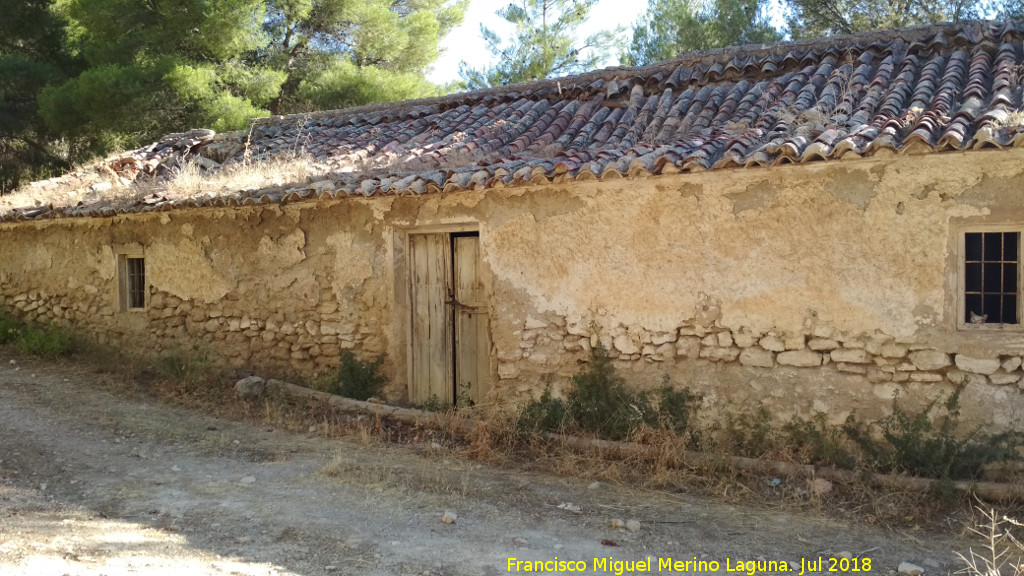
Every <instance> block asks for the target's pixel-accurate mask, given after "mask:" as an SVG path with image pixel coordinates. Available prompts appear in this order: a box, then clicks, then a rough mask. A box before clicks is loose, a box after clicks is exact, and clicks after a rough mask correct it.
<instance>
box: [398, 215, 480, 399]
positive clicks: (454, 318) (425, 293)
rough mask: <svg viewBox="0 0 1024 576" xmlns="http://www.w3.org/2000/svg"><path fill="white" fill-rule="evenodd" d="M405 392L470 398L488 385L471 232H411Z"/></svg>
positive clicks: (475, 240) (476, 251)
mask: <svg viewBox="0 0 1024 576" xmlns="http://www.w3.org/2000/svg"><path fill="white" fill-rule="evenodd" d="M409 239H410V242H409V245H410V259H409V261H410V267H411V270H410V280H411V283H412V286H411V303H412V326H411V338H412V356H411V362H412V366H411V382H410V390H409V398H410V400H411V401H412V402H414V403H423V402H426V401H428V400H429V399H430V398H431V397H436V398H437V400H439V401H441V402H443V403H444V404H446V405H454V404H455V402H456V400H457V399H458V398H459V395H460V394H461V395H462V398H463V399H465V400H472V401H474V402H476V401H479V400H480V399H482V398H483V396H484V394H485V393H486V392H487V388H488V386H489V385H490V349H491V346H490V339H489V337H488V333H487V330H488V327H487V302H486V294H485V289H484V282H483V280H482V277H481V270H480V237H479V234H478V233H476V232H459V233H450V234H449V233H442V234H413V235H410V237H409Z"/></svg>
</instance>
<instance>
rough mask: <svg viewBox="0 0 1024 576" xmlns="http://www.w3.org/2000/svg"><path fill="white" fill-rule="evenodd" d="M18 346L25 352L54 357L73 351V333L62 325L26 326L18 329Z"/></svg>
mask: <svg viewBox="0 0 1024 576" xmlns="http://www.w3.org/2000/svg"><path fill="white" fill-rule="evenodd" d="M15 341H16V342H17V344H18V348H19V349H21V351H22V352H24V353H25V354H31V355H33V356H39V357H41V358H47V359H53V358H58V357H60V356H67V355H68V354H70V353H71V335H70V334H68V332H67V330H65V329H63V328H61V327H60V326H57V325H54V324H51V325H49V326H46V327H40V326H32V325H28V326H24V327H22V328H21V330H20V331H18V336H17V339H16V340H15Z"/></svg>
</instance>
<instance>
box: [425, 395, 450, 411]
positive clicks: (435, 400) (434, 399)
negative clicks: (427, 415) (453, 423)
mask: <svg viewBox="0 0 1024 576" xmlns="http://www.w3.org/2000/svg"><path fill="white" fill-rule="evenodd" d="M448 408H450V406H447V405H446V404H445V403H444V402H442V401H441V397H440V396H438V395H437V394H431V395H430V396H428V397H427V399H426V401H424V402H423V404H420V405H419V409H420V410H426V411H427V412H447V411H448Z"/></svg>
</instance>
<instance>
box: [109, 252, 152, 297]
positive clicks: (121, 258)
mask: <svg viewBox="0 0 1024 576" xmlns="http://www.w3.org/2000/svg"><path fill="white" fill-rule="evenodd" d="M129 260H141V261H142V266H143V270H142V287H141V289H142V306H132V305H131V303H132V286H131V272H130V270H129V264H128V261H129ZM148 308H149V274H148V272H147V270H146V255H145V252H144V251H143V250H142V249H133V250H120V251H118V252H117V309H118V310H119V311H120V312H144V311H146V309H148Z"/></svg>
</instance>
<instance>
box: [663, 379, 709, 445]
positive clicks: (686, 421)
mask: <svg viewBox="0 0 1024 576" xmlns="http://www.w3.org/2000/svg"><path fill="white" fill-rule="evenodd" d="M703 399H704V396H702V395H700V394H694V393H692V392H690V390H689V389H686V388H684V389H682V390H676V389H675V388H673V387H672V384H671V382H670V381H669V377H668V374H666V375H665V376H664V378H663V379H662V386H661V390H659V391H658V422H659V423H660V424H661V426H662V427H663V428H665V429H667V430H671V431H672V432H675V433H676V434H683V433H685V432H687V431H690V429H691V427H692V422H693V417H694V415H696V413H697V409H698V408H699V407H700V402H701V401H702V400H703Z"/></svg>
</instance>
